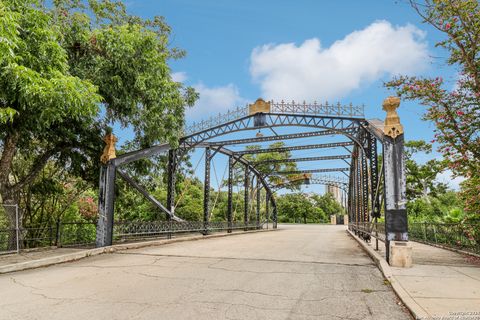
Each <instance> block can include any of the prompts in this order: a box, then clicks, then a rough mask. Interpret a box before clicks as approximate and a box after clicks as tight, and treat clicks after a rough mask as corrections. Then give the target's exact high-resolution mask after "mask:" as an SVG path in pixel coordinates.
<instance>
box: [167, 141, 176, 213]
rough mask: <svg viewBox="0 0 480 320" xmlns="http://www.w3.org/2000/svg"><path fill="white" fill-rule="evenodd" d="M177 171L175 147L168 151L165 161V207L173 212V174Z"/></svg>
mask: <svg viewBox="0 0 480 320" xmlns="http://www.w3.org/2000/svg"><path fill="white" fill-rule="evenodd" d="M176 171H177V154H176V150H175V149H170V150H169V151H168V163H167V209H168V211H170V212H172V213H175V174H176Z"/></svg>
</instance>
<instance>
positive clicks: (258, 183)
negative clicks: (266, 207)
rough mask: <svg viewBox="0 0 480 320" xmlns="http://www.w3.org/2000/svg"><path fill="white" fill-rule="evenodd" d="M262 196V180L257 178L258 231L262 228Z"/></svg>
mask: <svg viewBox="0 0 480 320" xmlns="http://www.w3.org/2000/svg"><path fill="white" fill-rule="evenodd" d="M261 195H262V193H261V190H260V179H259V177H257V208H256V209H257V216H256V219H257V229H259V228H260V196H261Z"/></svg>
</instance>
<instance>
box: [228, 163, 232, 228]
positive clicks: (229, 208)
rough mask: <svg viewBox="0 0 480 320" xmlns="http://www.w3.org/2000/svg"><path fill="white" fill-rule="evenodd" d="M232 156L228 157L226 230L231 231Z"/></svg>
mask: <svg viewBox="0 0 480 320" xmlns="http://www.w3.org/2000/svg"><path fill="white" fill-rule="evenodd" d="M232 197H233V157H232V156H229V157H228V200H227V201H228V202H227V225H228V228H227V232H228V233H231V232H232V221H233V219H232V214H233V203H232Z"/></svg>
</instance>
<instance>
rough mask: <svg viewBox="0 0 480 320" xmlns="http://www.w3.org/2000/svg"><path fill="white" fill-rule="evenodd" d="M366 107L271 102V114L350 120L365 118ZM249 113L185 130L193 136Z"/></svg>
mask: <svg viewBox="0 0 480 320" xmlns="http://www.w3.org/2000/svg"><path fill="white" fill-rule="evenodd" d="M363 111H364V106H363V105H362V106H353V105H352V104H350V105H341V104H340V103H338V104H329V103H328V102H326V103H325V104H322V103H317V102H314V103H306V102H303V103H301V102H300V103H298V102H297V103H296V102H295V101H292V102H284V101H283V100H282V101H281V102H274V101H270V112H271V113H292V114H302V115H306V114H309V115H314V116H339V117H349V118H360V119H361V118H363V117H364V112H363ZM248 113H249V107H248V106H245V107H238V108H236V109H234V110H229V111H228V112H227V113H224V114H219V115H218V116H214V117H211V118H210V119H208V120H202V121H200V122H197V123H193V124H192V125H191V126H189V127H187V128H185V132H186V133H187V134H192V133H194V132H198V131H203V130H205V129H208V128H211V127H213V126H216V125H219V124H222V123H226V122H230V121H232V120H235V119H238V118H242V117H244V116H246V115H248Z"/></svg>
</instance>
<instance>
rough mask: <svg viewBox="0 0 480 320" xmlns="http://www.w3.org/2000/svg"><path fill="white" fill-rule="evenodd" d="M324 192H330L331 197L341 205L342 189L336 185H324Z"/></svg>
mask: <svg viewBox="0 0 480 320" xmlns="http://www.w3.org/2000/svg"><path fill="white" fill-rule="evenodd" d="M325 193H330V194H331V195H332V196H333V198H334V199H335V200H336V201H337V202H338V203H340V204H341V205H342V206H343V194H342V190H340V188H338V187H336V186H325Z"/></svg>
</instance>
